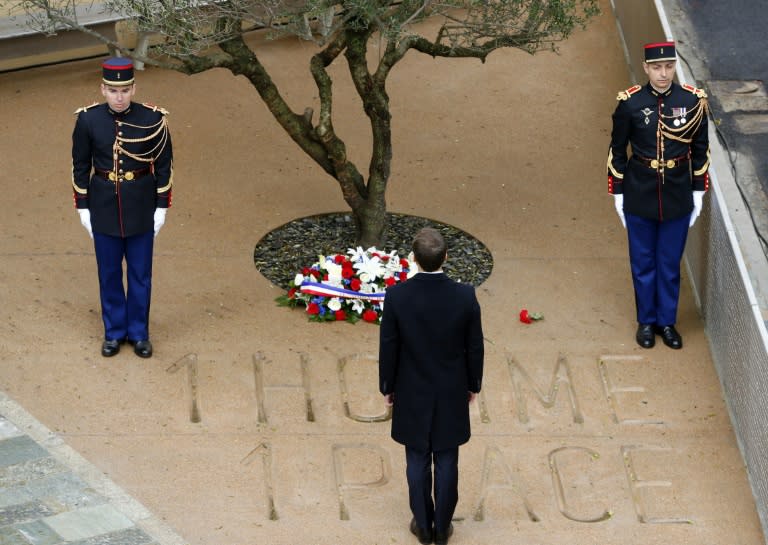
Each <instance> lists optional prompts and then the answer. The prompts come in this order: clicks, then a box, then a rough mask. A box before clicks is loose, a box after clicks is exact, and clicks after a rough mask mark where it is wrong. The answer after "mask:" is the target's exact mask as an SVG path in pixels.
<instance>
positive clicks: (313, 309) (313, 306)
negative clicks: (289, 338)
mask: <svg viewBox="0 0 768 545" xmlns="http://www.w3.org/2000/svg"><path fill="white" fill-rule="evenodd" d="M307 314H311V315H313V316H314V315H315V314H320V307H319V306H317V303H310V304H308V305H307Z"/></svg>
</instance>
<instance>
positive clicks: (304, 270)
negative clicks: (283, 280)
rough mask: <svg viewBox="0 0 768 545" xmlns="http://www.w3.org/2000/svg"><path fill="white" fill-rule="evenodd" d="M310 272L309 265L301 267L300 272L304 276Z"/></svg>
mask: <svg viewBox="0 0 768 545" xmlns="http://www.w3.org/2000/svg"><path fill="white" fill-rule="evenodd" d="M310 272H311V269H310V268H309V267H304V268H303V269H301V274H303V275H304V276H307V275H308V274H309V273H310Z"/></svg>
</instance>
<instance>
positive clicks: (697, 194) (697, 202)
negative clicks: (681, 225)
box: [688, 191, 704, 227]
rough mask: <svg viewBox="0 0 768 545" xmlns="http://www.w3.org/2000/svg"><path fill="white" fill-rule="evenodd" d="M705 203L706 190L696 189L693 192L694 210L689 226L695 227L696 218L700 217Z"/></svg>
mask: <svg viewBox="0 0 768 545" xmlns="http://www.w3.org/2000/svg"><path fill="white" fill-rule="evenodd" d="M703 204H704V192H703V191H694V192H693V212H691V221H690V223H688V227H693V224H694V223H696V218H698V217H699V214H701V207H702V206H703Z"/></svg>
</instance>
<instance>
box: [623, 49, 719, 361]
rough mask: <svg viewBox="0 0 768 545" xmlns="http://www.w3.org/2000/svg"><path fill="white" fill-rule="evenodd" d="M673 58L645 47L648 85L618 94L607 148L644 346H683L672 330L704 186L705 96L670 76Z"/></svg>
mask: <svg viewBox="0 0 768 545" xmlns="http://www.w3.org/2000/svg"><path fill="white" fill-rule="evenodd" d="M676 59H677V57H676V52H675V44H674V42H664V43H653V44H648V45H646V46H645V62H644V63H643V68H644V70H645V73H646V74H647V75H648V78H649V82H648V83H647V84H646V85H644V86H640V85H635V86H633V87H630V88H629V89H627V90H625V91H622V92H620V93H619V96H618V101H619V103H618V106H617V107H616V111H615V112H614V114H613V132H612V133H611V145H610V149H609V152H608V192H609V193H611V194H612V195H613V196H614V200H615V205H616V211H617V213H618V214H619V217H620V218H621V221H622V223H623V224H624V225H625V227H626V228H627V236H628V239H629V257H630V265H631V269H632V280H633V284H634V291H635V303H636V307H637V322H638V329H637V334H636V340H637V343H638V344H639V345H640V346H642V347H643V348H651V347H653V346H654V344H655V335H657V334H658V335H661V338H662V340H663V341H664V343H665V344H666V345H667V346H669V347H671V348H682V346H683V340H682V337H681V336H680V334H679V333H678V332H677V330H676V329H675V323H676V321H677V307H678V300H679V294H680V261H681V259H682V256H683V250H684V249H685V242H686V239H687V236H688V229H689V227H691V226H693V223H694V222H695V221H696V218H697V217H698V215H699V214H700V212H701V207H702V202H703V195H704V192H705V191H706V190H707V189H708V186H709V176H708V169H709V139H708V135H707V113H708V112H707V101H706V94H705V93H704V91H702V90H701V89H697V88H695V87H692V86H690V85H684V86H680V85H678V84H677V83H675V82H674V81H673V78H674V75H675V64H676V63H675V61H676ZM628 147H629V148H630V149H631V155H630V154H628V151H627V148H628Z"/></svg>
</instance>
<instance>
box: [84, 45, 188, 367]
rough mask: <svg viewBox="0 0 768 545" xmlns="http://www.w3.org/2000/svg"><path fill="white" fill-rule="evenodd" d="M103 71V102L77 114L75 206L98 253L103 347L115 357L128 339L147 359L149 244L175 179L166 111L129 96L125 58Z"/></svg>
mask: <svg viewBox="0 0 768 545" xmlns="http://www.w3.org/2000/svg"><path fill="white" fill-rule="evenodd" d="M102 74H103V80H102V83H101V93H102V94H103V95H104V97H105V98H106V103H104V104H98V103H94V104H92V105H91V106H87V107H84V108H80V109H79V110H77V112H75V114H76V115H77V121H76V123H75V130H74V133H73V134H72V187H73V188H74V198H75V206H76V208H77V211H78V213H79V214H80V220H81V223H82V224H83V227H85V229H86V230H87V231H88V233H89V234H90V235H91V237H92V238H93V242H94V248H95V251H96V264H97V266H98V271H99V290H100V296H101V314H102V319H103V321H104V342H103V344H102V348H101V353H102V355H103V356H105V357H110V356H114V355H115V354H117V353H118V352H119V351H120V345H121V344H122V343H124V342H126V341H127V342H129V343H131V344H133V346H134V352H135V353H136V354H137V355H138V356H140V357H143V358H149V357H150V356H152V343H151V342H150V340H149V303H150V298H151V292H152V250H153V245H154V238H155V236H156V235H157V233H158V231H159V230H160V228H161V227H162V226H163V224H164V222H165V213H166V211H167V209H168V208H169V207H170V206H171V186H172V185H173V164H172V163H173V152H172V148H171V137H170V134H169V132H168V122H167V118H166V115H167V112H166V111H165V110H163V109H162V108H158V107H156V106H153V105H150V104H138V103H135V102H133V101H132V98H133V96H134V93H135V92H136V85H135V83H134V75H133V64H132V62H131V60H130V59H124V58H112V59H108V60H106V61H105V62H104V63H103V64H102ZM123 261H125V264H126V276H127V291H126V288H125V287H124V284H123Z"/></svg>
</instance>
